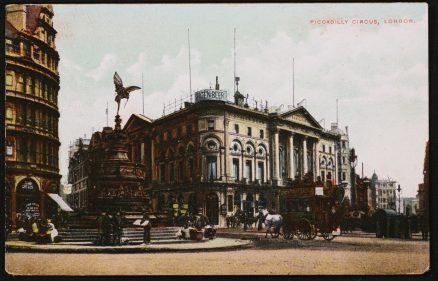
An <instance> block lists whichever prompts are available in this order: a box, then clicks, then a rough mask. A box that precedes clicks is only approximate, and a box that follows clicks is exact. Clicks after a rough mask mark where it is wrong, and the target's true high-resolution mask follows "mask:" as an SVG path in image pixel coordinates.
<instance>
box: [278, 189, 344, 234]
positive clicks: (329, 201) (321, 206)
mask: <svg viewBox="0 0 438 281" xmlns="http://www.w3.org/2000/svg"><path fill="white" fill-rule="evenodd" d="M343 196H344V189H343V188H342V186H331V185H329V186H326V188H323V187H314V186H312V187H294V188H292V189H289V190H287V191H283V192H281V193H280V213H281V215H282V217H283V233H284V237H285V238H286V239H292V238H293V236H294V235H295V236H297V237H298V238H299V239H301V240H312V239H315V237H316V236H317V235H318V234H319V235H320V236H322V237H323V238H324V239H325V240H328V241H330V240H333V239H334V238H335V237H336V236H337V235H340V222H341V220H342V217H343V211H342V208H341V203H342V199H343Z"/></svg>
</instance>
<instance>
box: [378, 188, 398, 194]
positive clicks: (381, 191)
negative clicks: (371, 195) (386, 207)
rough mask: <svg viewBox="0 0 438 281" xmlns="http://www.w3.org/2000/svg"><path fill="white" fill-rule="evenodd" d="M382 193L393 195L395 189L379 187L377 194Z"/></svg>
mask: <svg viewBox="0 0 438 281" xmlns="http://www.w3.org/2000/svg"><path fill="white" fill-rule="evenodd" d="M382 194H388V195H394V194H395V190H392V189H390V190H384V189H383V190H382V189H379V195H382Z"/></svg>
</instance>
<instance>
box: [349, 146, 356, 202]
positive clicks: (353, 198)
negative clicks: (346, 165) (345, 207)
mask: <svg viewBox="0 0 438 281" xmlns="http://www.w3.org/2000/svg"><path fill="white" fill-rule="evenodd" d="M349 160H350V167H351V206H352V207H353V208H355V207H356V202H357V200H356V172H355V170H354V168H356V165H357V155H356V152H355V149H354V148H352V149H351V150H350V159H349Z"/></svg>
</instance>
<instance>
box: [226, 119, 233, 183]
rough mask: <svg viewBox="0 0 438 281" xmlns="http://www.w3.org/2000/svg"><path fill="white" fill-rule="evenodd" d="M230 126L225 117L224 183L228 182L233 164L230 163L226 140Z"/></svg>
mask: <svg viewBox="0 0 438 281" xmlns="http://www.w3.org/2000/svg"><path fill="white" fill-rule="evenodd" d="M229 124H230V120H229V119H228V118H226V117H225V119H224V144H225V153H224V176H225V178H226V179H225V181H227V180H228V177H229V176H230V171H231V169H232V167H233V163H232V162H230V157H228V156H229V153H230V144H229V139H228V125H229Z"/></svg>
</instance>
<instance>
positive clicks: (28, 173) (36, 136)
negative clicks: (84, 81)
mask: <svg viewBox="0 0 438 281" xmlns="http://www.w3.org/2000/svg"><path fill="white" fill-rule="evenodd" d="M53 15H54V13H53V8H52V5H50V4H44V5H43V4H41V5H24V4H10V5H7V6H6V22H5V43H6V44H5V48H6V50H5V60H6V69H5V95H6V102H5V127H6V157H5V160H6V177H5V185H6V187H5V190H6V213H7V215H8V218H9V219H11V221H12V226H13V227H15V226H16V220H17V216H19V215H23V216H32V217H47V216H51V217H52V218H53V216H54V215H56V213H57V205H56V203H55V202H54V201H52V200H51V199H50V198H49V196H46V195H47V194H49V193H59V185H60V179H61V175H60V174H59V167H58V165H59V164H58V150H59V145H60V142H59V139H58V119H59V110H58V91H59V73H58V62H59V55H58V52H57V51H56V46H55V36H56V30H55V29H54V28H53V21H52V19H53Z"/></svg>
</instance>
